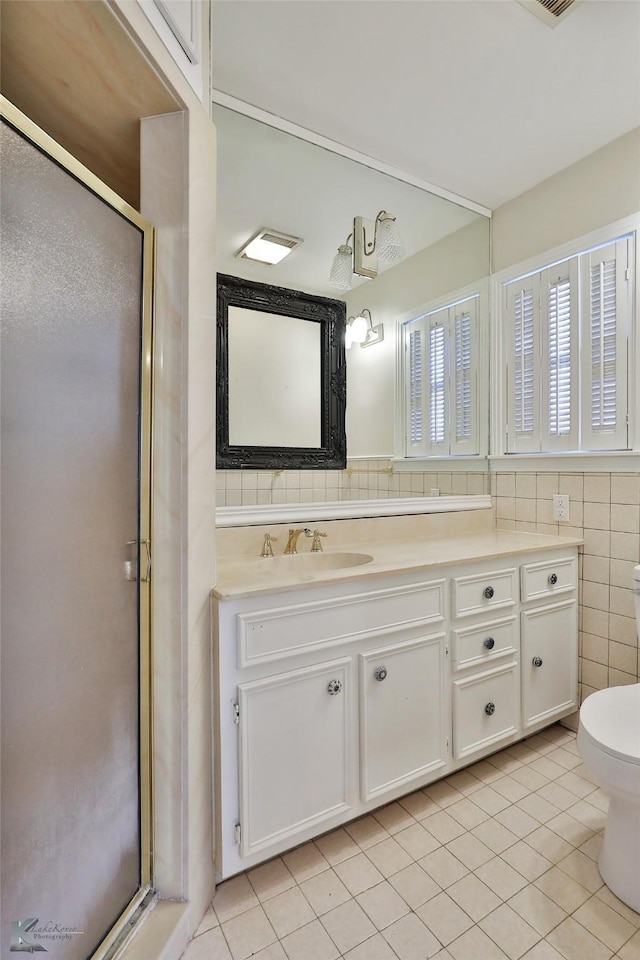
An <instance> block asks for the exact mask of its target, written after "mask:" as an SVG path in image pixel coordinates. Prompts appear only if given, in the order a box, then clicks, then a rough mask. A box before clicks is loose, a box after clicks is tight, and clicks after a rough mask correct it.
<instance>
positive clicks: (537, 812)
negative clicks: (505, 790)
mask: <svg viewBox="0 0 640 960" xmlns="http://www.w3.org/2000/svg"><path fill="white" fill-rule="evenodd" d="M516 806H517V807H519V808H520V810H524V812H525V813H528V814H529V816H530V817H533V818H534V820H537V821H538V822H539V823H546V822H547V820H552V819H553V817H556V816H557V815H558V807H555V806H554V805H553V804H552V803H549V801H548V800H545V799H544V797H542V796H540V794H539V793H530V794H529V796H528V797H523V798H522V800H518V802H517V803H516Z"/></svg>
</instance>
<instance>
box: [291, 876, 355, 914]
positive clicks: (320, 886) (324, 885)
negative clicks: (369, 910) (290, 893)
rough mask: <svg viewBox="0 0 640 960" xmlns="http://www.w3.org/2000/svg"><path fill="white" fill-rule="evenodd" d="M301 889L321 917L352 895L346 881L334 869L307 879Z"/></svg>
mask: <svg viewBox="0 0 640 960" xmlns="http://www.w3.org/2000/svg"><path fill="white" fill-rule="evenodd" d="M300 889H301V890H302V892H303V893H304V895H305V897H306V898H307V900H308V901H309V903H310V904H311V906H312V908H313V909H314V910H315V912H316V914H317V915H318V916H319V917H321V916H322V914H323V913H328V912H329V910H333V908H334V907H338V906H339V905H340V904H341V903H344V902H345V901H346V900H349V899H350V897H351V894H350V893H349V891H348V890H347V888H346V887H345V885H344V883H343V882H342V880H341V879H340V877H339V876H338V875H337V874H336V873H334V871H333V870H325V871H323V873H319V874H318V875H317V876H315V877H311V878H310V879H309V880H305V881H304V882H303V883H301V884H300Z"/></svg>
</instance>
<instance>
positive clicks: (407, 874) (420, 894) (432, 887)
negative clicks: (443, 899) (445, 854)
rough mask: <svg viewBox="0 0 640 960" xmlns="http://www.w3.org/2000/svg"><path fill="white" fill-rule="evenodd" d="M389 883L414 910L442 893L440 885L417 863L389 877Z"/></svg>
mask: <svg viewBox="0 0 640 960" xmlns="http://www.w3.org/2000/svg"><path fill="white" fill-rule="evenodd" d="M389 883H390V884H391V886H392V887H393V889H394V890H397V892H398V893H399V894H400V896H401V897H402V899H403V900H404V901H405V902H406V903H408V904H409V906H410V907H411V909H412V910H415V908H416V907H419V906H420V905H421V904H423V903H426V902H427V900H431V898H432V897H435V896H437V895H438V894H439V893H440V887H439V886H438V884H437V883H436V882H435V881H434V880H432V879H431V877H429V876H427V874H426V873H425V871H424V870H423V869H422V867H421V866H419V865H418V864H417V863H410V864H409V866H408V867H405V868H404V870H400V871H399V872H398V873H396V874H394V875H393V876H392V877H389Z"/></svg>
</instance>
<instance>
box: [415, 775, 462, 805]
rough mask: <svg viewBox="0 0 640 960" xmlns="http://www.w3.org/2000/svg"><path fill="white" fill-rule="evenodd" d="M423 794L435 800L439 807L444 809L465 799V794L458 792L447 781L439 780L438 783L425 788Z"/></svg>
mask: <svg viewBox="0 0 640 960" xmlns="http://www.w3.org/2000/svg"><path fill="white" fill-rule="evenodd" d="M423 792H424V794H425V796H427V797H429V798H430V799H431V800H434V801H435V802H436V803H437V804H438V806H439V807H442V808H443V809H444V808H445V807H449V806H451V804H452V803H456V802H457V801H458V800H462V797H463V794H462V793H460V791H459V790H456V789H455V787H452V786H451V784H449V783H447V781H446V780H438V781H436V783H432V784H430V785H429V786H428V787H425V788H424V791H423Z"/></svg>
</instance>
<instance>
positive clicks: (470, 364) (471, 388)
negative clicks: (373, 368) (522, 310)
mask: <svg viewBox="0 0 640 960" xmlns="http://www.w3.org/2000/svg"><path fill="white" fill-rule="evenodd" d="M478 301H479V296H477V295H476V296H472V297H467V298H465V299H464V300H462V301H458V302H454V303H451V304H447V305H446V306H444V307H440V308H438V309H436V310H433V311H431V312H427V313H425V314H423V315H422V316H420V317H418V318H416V319H414V320H411V321H408V322H407V323H405V324H404V325H403V327H404V329H403V337H404V350H405V353H404V364H403V379H404V390H405V410H406V415H405V421H406V422H405V450H404V454H405V456H406V457H418V456H419V457H443V456H460V455H475V454H477V452H478V409H477V408H478V400H477V366H478V332H477V324H478Z"/></svg>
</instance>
